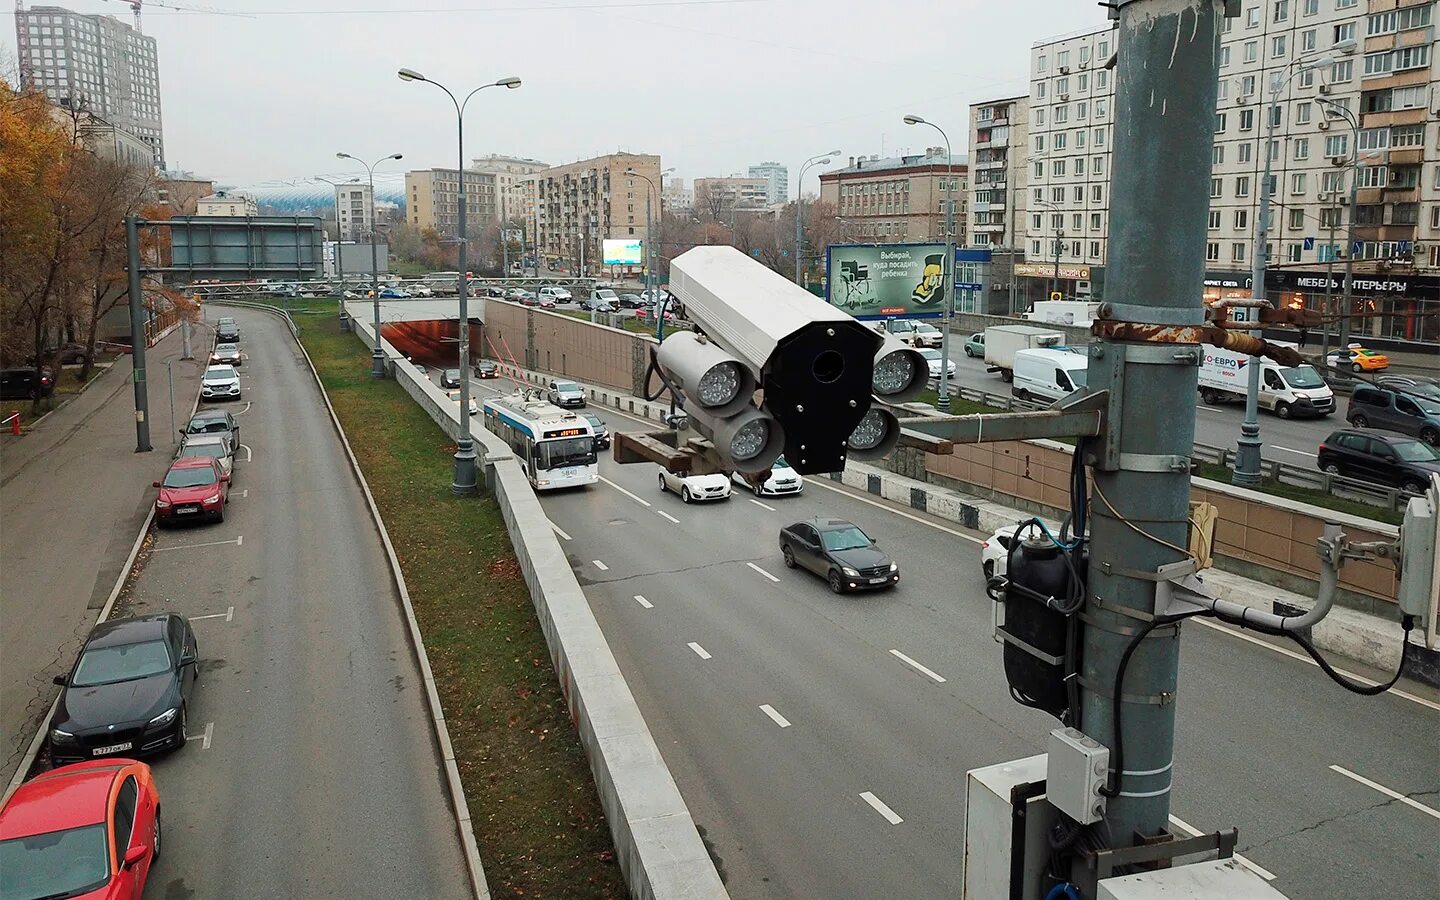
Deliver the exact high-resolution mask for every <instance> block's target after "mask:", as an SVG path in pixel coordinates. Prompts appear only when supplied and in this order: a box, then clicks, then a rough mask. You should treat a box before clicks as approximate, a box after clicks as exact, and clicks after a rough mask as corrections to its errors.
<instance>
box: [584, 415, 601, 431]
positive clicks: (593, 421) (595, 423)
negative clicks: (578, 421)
mask: <svg viewBox="0 0 1440 900" xmlns="http://www.w3.org/2000/svg"><path fill="white" fill-rule="evenodd" d="M585 421H587V422H589V423H590V427H591V428H593V429H595V430H596V431H604V430H605V423H604V422H602V421H600V417H599V416H592V415H590V414H589V413H586V414H585Z"/></svg>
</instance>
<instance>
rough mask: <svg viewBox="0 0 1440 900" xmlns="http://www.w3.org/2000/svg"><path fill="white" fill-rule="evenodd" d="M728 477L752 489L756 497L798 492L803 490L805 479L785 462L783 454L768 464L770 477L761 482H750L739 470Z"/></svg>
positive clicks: (780, 495) (778, 495) (779, 495)
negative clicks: (771, 463)
mask: <svg viewBox="0 0 1440 900" xmlns="http://www.w3.org/2000/svg"><path fill="white" fill-rule="evenodd" d="M730 477H731V479H732V480H733V481H734V482H735V483H736V484H738V485H740V486H741V487H748V488H749V489H750V490H752V491H754V492H755V496H757V497H783V496H785V495H787V494H799V493H802V492H804V490H805V479H803V478H801V477H800V473H798V472H796V471H795V470H794V469H792V468H790V466H789V465H787V464H786V462H785V457H783V456H782V457H780V458H779V459H777V460H775V463H774V464H773V465H771V466H770V477H769V478H767V479H765V481H764V482H763V483H761V484H751V483H750V482H748V481H746V480H745V476H744V475H741V474H740V473H739V472H736V473H735V474H733V475H732V476H730Z"/></svg>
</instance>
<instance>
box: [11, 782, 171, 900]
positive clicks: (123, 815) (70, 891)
mask: <svg viewBox="0 0 1440 900" xmlns="http://www.w3.org/2000/svg"><path fill="white" fill-rule="evenodd" d="M159 857H160V792H159V791H158V790H157V789H156V787H155V777H154V775H152V774H151V772H150V767H149V766H147V765H145V764H144V763H142V762H136V761H135V760H131V759H121V760H108V759H106V760H96V761H94V762H81V763H75V764H73V765H68V766H61V767H60V768H57V769H51V770H50V771H49V772H44V773H41V774H39V775H36V776H35V777H34V778H32V779H30V780H29V781H27V782H25V783H24V784H22V785H20V787H19V788H17V789H16V790H15V793H14V794H12V795H11V796H10V799H9V800H7V801H5V806H4V807H3V808H0V890H3V891H4V896H6V897H26V898H36V897H77V898H105V900H140V896H141V894H142V893H144V891H145V881H146V879H148V878H149V877H150V869H151V867H152V866H153V865H154V864H155V860H157V859H158V858H159Z"/></svg>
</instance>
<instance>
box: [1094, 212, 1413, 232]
mask: <svg viewBox="0 0 1440 900" xmlns="http://www.w3.org/2000/svg"><path fill="white" fill-rule="evenodd" d="M1435 208H1436V209H1440V206H1437V207H1435ZM1090 230H1091V231H1099V230H1100V214H1099V213H1091V214H1090Z"/></svg>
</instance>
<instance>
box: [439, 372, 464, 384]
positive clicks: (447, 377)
mask: <svg viewBox="0 0 1440 900" xmlns="http://www.w3.org/2000/svg"><path fill="white" fill-rule="evenodd" d="M440 386H441V387H442V388H458V387H459V386H460V370H459V369H446V370H445V371H444V372H441V373H440Z"/></svg>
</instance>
